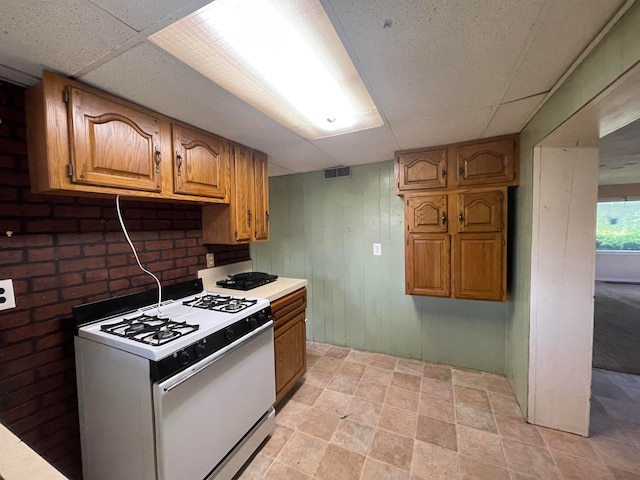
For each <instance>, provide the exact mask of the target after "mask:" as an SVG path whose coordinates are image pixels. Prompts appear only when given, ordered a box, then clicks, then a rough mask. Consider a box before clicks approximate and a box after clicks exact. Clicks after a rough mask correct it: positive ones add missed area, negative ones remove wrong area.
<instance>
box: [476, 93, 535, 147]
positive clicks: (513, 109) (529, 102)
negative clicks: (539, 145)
mask: <svg viewBox="0 0 640 480" xmlns="http://www.w3.org/2000/svg"><path fill="white" fill-rule="evenodd" d="M544 97H545V95H544V94H542V95H535V96H533V97H529V98H523V99H522V100H516V101H515V102H511V103H506V104H504V105H500V106H499V107H498V110H497V111H496V114H495V115H494V117H493V119H492V120H491V123H490V124H489V126H488V128H487V129H486V131H485V132H484V135H483V137H496V136H498V135H509V134H511V133H518V132H520V131H521V130H522V129H523V128H524V126H525V125H526V122H527V120H529V116H530V115H531V113H532V112H533V111H534V110H535V108H536V107H537V106H538V105H540V102H542V100H544Z"/></svg>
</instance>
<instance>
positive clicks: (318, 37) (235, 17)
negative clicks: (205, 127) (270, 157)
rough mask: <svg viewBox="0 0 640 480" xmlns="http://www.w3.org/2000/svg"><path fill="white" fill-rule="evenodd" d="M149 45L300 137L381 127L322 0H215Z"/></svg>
mask: <svg viewBox="0 0 640 480" xmlns="http://www.w3.org/2000/svg"><path fill="white" fill-rule="evenodd" d="M149 39H150V40H151V41H152V42H153V43H155V44H156V45H158V46H159V47H161V48H163V49H164V50H166V51H167V52H169V53H170V54H171V55H173V56H175V57H177V58H178V59H180V60H181V61H183V62H184V63H186V64H187V65H189V66H190V67H192V68H194V69H195V70H197V71H198V72H200V73H201V74H203V75H204V76H206V77H208V78H209V79H211V80H212V81H214V82H215V83H217V84H219V85H220V86H221V87H223V88H224V89H226V90H228V91H230V92H231V93H233V94H234V95H236V96H238V97H239V98H241V99H242V100H244V101H245V102H247V103H249V104H251V105H253V106H254V107H255V108H257V109H258V110H260V111H262V112H263V113H265V114H266V115H268V116H270V117H271V118H273V119H274V120H276V121H277V122H279V123H281V124H282V125H284V126H285V127H287V128H289V129H291V130H293V131H294V132H296V133H298V134H299V135H301V136H302V137H304V138H307V139H311V140H313V139H318V138H323V137H328V136H333V135H340V134H343V133H347V132H353V131H357V130H364V129H367V128H373V127H379V126H381V125H383V121H382V118H381V117H380V115H379V114H378V111H377V109H376V107H375V104H374V103H373V100H372V99H371V96H370V95H369V92H368V91H367V89H366V87H365V85H364V83H363V81H362V79H361V78H360V76H359V75H358V72H357V70H356V68H355V66H354V65H353V62H352V61H351V59H350V58H349V55H348V54H347V52H346V50H345V48H344V46H343V45H342V42H341V41H340V38H339V37H338V34H337V33H336V31H335V29H334V28H333V25H332V24H331V21H330V20H329V18H328V17H327V15H326V13H325V12H324V9H323V8H322V5H321V4H320V2H319V0H298V1H295V0H251V1H247V0H216V1H214V2H213V3H211V4H209V5H207V6H205V7H203V8H201V9H200V10H198V11H197V12H195V13H193V14H191V15H189V16H188V17H185V18H183V19H181V20H179V21H177V22H176V23H174V24H172V25H169V26H168V27H166V28H164V29H163V30H161V31H159V32H157V33H155V34H153V35H152V36H151V37H149Z"/></svg>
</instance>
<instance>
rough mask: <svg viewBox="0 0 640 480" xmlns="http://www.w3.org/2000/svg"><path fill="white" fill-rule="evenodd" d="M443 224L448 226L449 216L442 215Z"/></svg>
mask: <svg viewBox="0 0 640 480" xmlns="http://www.w3.org/2000/svg"><path fill="white" fill-rule="evenodd" d="M442 224H443V225H446V224H447V214H446V213H444V212H443V213H442Z"/></svg>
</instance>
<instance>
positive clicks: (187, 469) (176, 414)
mask: <svg viewBox="0 0 640 480" xmlns="http://www.w3.org/2000/svg"><path fill="white" fill-rule="evenodd" d="M273 358H274V355H273V326H272V324H267V325H265V326H264V327H261V328H260V329H259V330H256V331H255V332H254V333H253V334H252V335H251V337H250V338H247V337H244V338H241V339H240V340H238V342H236V343H234V344H231V345H229V346H228V347H226V348H225V349H223V350H221V351H219V352H217V353H216V354H214V355H212V356H211V357H207V358H205V359H203V360H202V361H201V362H199V363H197V364H195V365H193V366H192V367H190V368H189V369H188V370H185V371H183V372H180V373H179V374H178V375H175V376H174V377H171V378H169V379H167V380H165V381H163V382H160V383H156V384H154V387H153V395H154V410H155V428H156V454H157V463H158V479H159V480H182V479H201V478H205V477H206V476H207V475H208V474H209V472H211V470H212V469H213V468H214V467H215V466H216V465H217V464H218V463H219V462H220V461H221V460H222V459H223V458H224V457H225V455H226V454H227V453H228V452H229V451H230V450H231V449H232V448H233V447H234V445H236V443H238V442H239V441H240V440H241V438H242V437H243V435H244V434H245V433H247V432H248V431H249V430H250V429H251V427H252V426H253V425H254V424H255V423H256V422H257V421H258V420H259V419H260V418H261V417H262V416H263V415H264V414H265V413H266V412H267V411H268V410H269V409H270V408H271V406H272V405H273V403H274V401H275V380H274V360H273Z"/></svg>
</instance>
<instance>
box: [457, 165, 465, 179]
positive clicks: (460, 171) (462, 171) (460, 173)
mask: <svg viewBox="0 0 640 480" xmlns="http://www.w3.org/2000/svg"><path fill="white" fill-rule="evenodd" d="M458 174H459V175H460V176H461V177H463V178H464V167H460V168H459V169H458Z"/></svg>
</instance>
